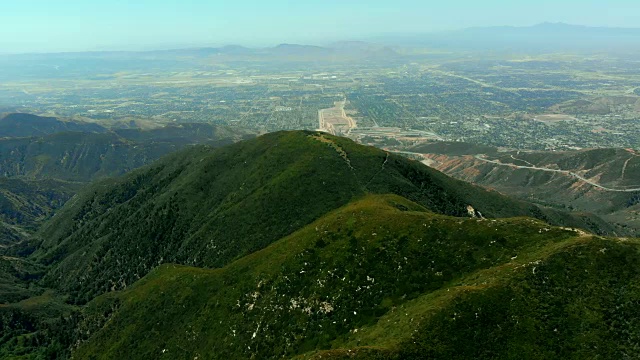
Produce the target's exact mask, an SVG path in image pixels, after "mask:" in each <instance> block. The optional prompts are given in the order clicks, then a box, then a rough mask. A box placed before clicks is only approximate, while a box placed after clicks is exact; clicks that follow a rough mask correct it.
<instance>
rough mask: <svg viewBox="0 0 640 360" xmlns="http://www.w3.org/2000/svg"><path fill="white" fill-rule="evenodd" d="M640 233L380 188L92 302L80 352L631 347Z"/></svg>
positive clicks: (156, 354)
mask: <svg viewBox="0 0 640 360" xmlns="http://www.w3.org/2000/svg"><path fill="white" fill-rule="evenodd" d="M638 250H639V243H638V242H637V241H627V242H623V241H620V240H609V239H599V238H595V237H591V236H584V235H583V236H581V235H580V234H579V233H577V232H573V231H568V230H563V229H559V228H553V227H549V226H548V225H547V224H544V223H542V222H539V221H534V220H531V219H525V218H519V219H501V220H488V219H484V220H483V219H462V218H457V217H449V216H443V215H437V214H434V213H433V212H430V211H427V210H426V209H425V208H424V207H422V206H420V205H418V204H416V203H413V202H411V201H408V200H406V199H404V198H401V197H399V196H395V195H369V196H365V197H362V198H360V199H359V200H355V201H353V202H351V203H349V204H348V205H346V206H344V207H342V208H340V209H338V210H336V211H333V212H331V213H329V214H327V215H326V216H323V217H322V218H320V219H319V220H317V221H315V222H314V223H312V224H310V225H308V226H306V227H304V228H303V229H301V230H300V231H297V232H295V233H294V234H292V235H290V236H288V237H285V238H283V239H282V240H279V241H277V242H275V243H274V244H272V245H271V246H269V247H267V248H265V249H264V250H261V251H258V252H255V253H253V254H251V255H249V256H246V257H244V258H242V259H239V260H237V261H235V262H233V263H232V264H230V265H229V266H227V267H224V268H222V269H216V270H205V269H201V268H194V267H186V266H178V265H169V264H167V265H163V266H160V267H158V268H156V269H155V270H154V271H152V272H151V274H149V275H148V276H146V277H144V278H143V279H142V280H140V281H138V282H137V283H135V284H134V285H133V286H132V287H130V288H128V289H127V290H125V291H123V292H119V293H110V294H108V295H104V296H101V297H99V298H97V299H95V300H94V301H92V302H91V303H90V304H89V305H88V306H87V308H86V310H85V312H84V314H83V319H82V320H81V321H80V327H81V328H82V329H84V331H87V332H88V333H89V334H90V335H89V337H88V339H86V340H85V342H82V343H81V345H80V347H79V348H78V349H77V350H76V351H75V353H74V357H75V358H77V359H117V358H123V357H127V358H135V359H147V358H166V359H182V358H196V357H197V358H199V359H201V358H202V359H224V358H233V359H250V358H259V359H269V358H283V357H284V358H294V357H298V358H301V359H302V358H313V359H327V358H329V359H342V358H344V359H351V358H354V357H355V358H359V359H374V358H375V359H424V358H433V359H451V358H458V359H489V358H491V359H495V358H514V357H515V358H526V359H533V358H540V359H549V358H584V357H590V356H599V357H603V358H624V356H625V354H632V352H633V351H634V346H635V345H634V344H637V341H638V340H639V339H640V328H639V327H638V320H640V314H639V313H638V312H637V311H636V310H637V309H636V307H635V305H634V304H635V303H636V302H637V301H638V300H640V270H638V266H637V265H638V262H639V261H640V256H639V253H638Z"/></svg>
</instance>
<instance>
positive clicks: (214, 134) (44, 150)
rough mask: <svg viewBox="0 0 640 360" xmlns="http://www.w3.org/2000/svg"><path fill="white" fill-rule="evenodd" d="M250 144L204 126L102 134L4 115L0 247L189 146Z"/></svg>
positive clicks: (238, 133)
mask: <svg viewBox="0 0 640 360" xmlns="http://www.w3.org/2000/svg"><path fill="white" fill-rule="evenodd" d="M3 129H4V130H3ZM5 130H6V131H5ZM9 135H11V136H9ZM41 135H42V136H41ZM252 136H253V134H252V133H251V132H248V131H244V130H241V129H231V128H228V127H224V126H215V125H210V124H180V125H167V126H163V127H155V128H152V129H141V128H131V129H113V130H108V129H106V128H103V127H101V126H99V125H95V124H91V123H80V122H73V121H67V120H59V119H56V118H51V117H39V116H35V115H30V114H9V115H7V116H5V117H4V118H2V119H0V138H1V139H0V205H1V206H0V246H1V245H2V244H5V245H6V244H7V243H15V242H17V241H20V240H21V239H24V238H25V237H27V236H28V234H29V233H31V232H32V231H33V230H35V229H36V228H37V227H38V226H39V225H40V224H41V223H42V222H43V220H46V219H48V217H49V216H50V215H51V214H53V212H54V211H55V210H57V209H58V208H60V207H61V206H62V205H63V204H64V203H65V202H66V200H68V199H69V198H71V196H73V195H74V194H75V193H76V192H77V190H78V189H80V188H81V187H82V186H83V185H86V184H87V183H89V182H91V181H94V180H97V179H102V178H106V177H112V176H118V175H122V174H124V173H126V172H128V171H130V170H132V169H135V168H138V167H140V166H143V165H146V164H149V163H151V162H153V161H154V160H156V159H158V158H160V157H162V156H164V155H166V154H168V153H171V152H174V151H177V150H179V149H182V148H184V147H186V146H189V145H194V144H201V143H206V144H210V145H211V146H223V145H227V144H231V143H233V142H235V141H239V140H242V139H245V138H248V137H252Z"/></svg>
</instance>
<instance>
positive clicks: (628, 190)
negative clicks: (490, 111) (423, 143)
mask: <svg viewBox="0 0 640 360" xmlns="http://www.w3.org/2000/svg"><path fill="white" fill-rule="evenodd" d="M392 152H393V153H396V154H405V155H416V156H420V157H424V155H425V154H422V153H416V152H410V151H392ZM485 156H486V155H483V154H480V155H474V157H475V158H476V159H478V160H481V161H484V162H488V163H492V164H496V165H500V166H509V167H511V168H514V169H530V170H540V171H548V172H555V173H561V174H565V175H569V176H572V177H574V178H576V179H578V180H580V181H583V182H585V183H587V184H589V185H591V186H594V187H596V188H598V189H601V190H604V191H612V192H639V191H640V187H638V188H633V189H612V188H608V187H606V186H602V185H600V184H598V183H595V182H593V181H591V180H589V179H587V178H585V177H584V176H581V175H579V174H576V173H574V172H572V171H568V170H557V169H548V168H541V167H537V166H522V165H514V164H505V163H501V162H499V161H497V160H489V159H487V158H486V157H485ZM514 159H515V158H514Z"/></svg>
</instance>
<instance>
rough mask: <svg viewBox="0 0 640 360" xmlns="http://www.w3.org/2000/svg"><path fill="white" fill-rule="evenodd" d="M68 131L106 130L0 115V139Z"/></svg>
mask: <svg viewBox="0 0 640 360" xmlns="http://www.w3.org/2000/svg"><path fill="white" fill-rule="evenodd" d="M68 131H77V132H91V133H103V132H106V131H107V129H106V128H104V127H102V126H100V125H98V124H94V123H87V122H78V121H62V120H59V119H57V118H54V117H42V116H37V115H32V114H24V113H13V114H5V115H0V138H4V137H34V136H45V135H51V134H55V133H59V132H68Z"/></svg>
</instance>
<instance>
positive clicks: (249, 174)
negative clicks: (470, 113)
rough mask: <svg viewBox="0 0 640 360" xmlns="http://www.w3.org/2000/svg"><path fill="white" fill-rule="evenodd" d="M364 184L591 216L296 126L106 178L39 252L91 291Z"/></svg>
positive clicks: (449, 202)
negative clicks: (513, 197) (547, 207)
mask: <svg viewBox="0 0 640 360" xmlns="http://www.w3.org/2000/svg"><path fill="white" fill-rule="evenodd" d="M319 136H321V138H319ZM366 193H383V194H384V193H395V194H398V195H401V196H404V197H406V198H408V199H410V200H412V201H415V202H417V203H419V204H421V205H422V206H425V207H426V208H428V209H430V210H432V211H434V212H437V213H441V214H447V215H454V216H465V215H466V206H467V205H469V204H471V205H472V206H473V207H475V208H476V209H477V210H480V211H481V212H482V213H483V214H484V215H485V216H496V217H501V216H534V217H540V218H543V219H545V220H548V221H550V222H556V223H562V224H565V225H569V226H578V227H580V226H584V227H588V225H589V224H588V223H587V222H585V221H583V220H582V219H579V218H576V217H571V216H567V215H565V214H561V213H549V212H545V211H543V210H540V209H539V208H537V207H535V206H532V205H530V204H528V203H525V202H519V201H515V200H511V199H509V198H506V197H504V196H502V195H499V194H497V193H493V192H488V191H486V190H482V189H480V188H478V187H475V186H472V185H469V184H466V183H463V182H460V181H456V180H453V179H451V178H449V177H447V176H445V175H444V174H442V173H440V172H437V171H434V170H432V169H430V168H428V167H426V166H424V165H422V164H420V163H418V162H415V161H410V160H407V159H405V158H403V157H399V156H395V155H391V154H387V153H385V152H384V151H381V150H378V149H375V148H372V147H365V146H361V145H358V144H356V143H354V142H352V141H350V140H348V139H344V138H337V137H332V136H329V135H319V134H317V133H311V132H300V131H297V132H280V133H273V134H268V135H265V136H262V137H260V138H257V139H255V140H251V141H246V142H241V143H237V144H234V145H232V146H229V147H224V148H220V149H211V148H209V147H195V148H192V149H189V150H186V151H183V152H180V153H177V154H174V155H171V156H169V157H167V158H165V159H163V160H161V161H159V162H157V163H154V164H153V165H151V166H149V167H146V168H143V169H141V170H139V171H135V172H133V173H131V174H129V175H128V176H125V177H123V178H120V179H117V180H114V181H110V182H105V183H101V184H97V185H96V186H94V187H92V188H90V189H89V190H87V191H85V192H84V193H83V194H81V195H79V196H78V197H77V198H75V199H73V200H72V201H70V204H68V205H67V206H66V207H65V208H64V209H63V210H62V211H61V212H59V213H58V214H57V215H56V217H55V218H54V219H53V220H52V221H51V222H49V223H48V224H47V226H45V228H44V230H43V231H42V232H41V237H42V239H44V240H43V242H42V244H40V250H39V251H38V253H36V255H35V256H36V258H38V259H40V260H41V261H43V262H45V263H48V264H54V265H55V267H54V268H53V270H52V271H51V272H49V273H48V275H47V277H46V279H47V282H48V284H49V285H51V286H55V287H57V288H59V289H61V290H63V291H65V292H70V293H71V294H72V295H73V298H74V299H75V301H79V302H85V301H88V300H90V299H91V298H93V297H94V296H95V295H98V294H101V293H104V292H107V291H110V290H117V289H120V288H123V287H125V286H126V285H130V284H131V283H133V282H134V281H136V280H137V279H139V278H140V277H142V276H144V275H145V274H147V273H148V272H149V271H151V270H152V269H153V268H154V267H156V266H158V265H160V264H162V263H165V262H173V263H180V264H186V265H193V266H199V267H220V266H224V265H226V264H228V263H230V262H231V261H233V260H235V259H237V258H239V257H241V256H244V255H247V254H250V253H252V252H254V251H256V250H258V249H262V248H264V247H266V246H267V245H269V244H270V243H272V242H274V241H276V240H278V239H280V238H282V237H284V236H286V235H288V234H291V233H292V232H294V231H296V230H298V229H300V228H302V227H303V226H305V225H307V224H308V223H310V222H312V221H313V220H315V219H317V218H319V217H321V216H322V215H324V214H326V213H327V212H328V211H331V210H333V209H336V208H338V207H340V206H342V205H344V204H346V203H348V202H349V201H351V200H352V199H353V198H354V197H359V196H362V195H363V194H366ZM597 225H601V224H597ZM602 226H604V225H602Z"/></svg>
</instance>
